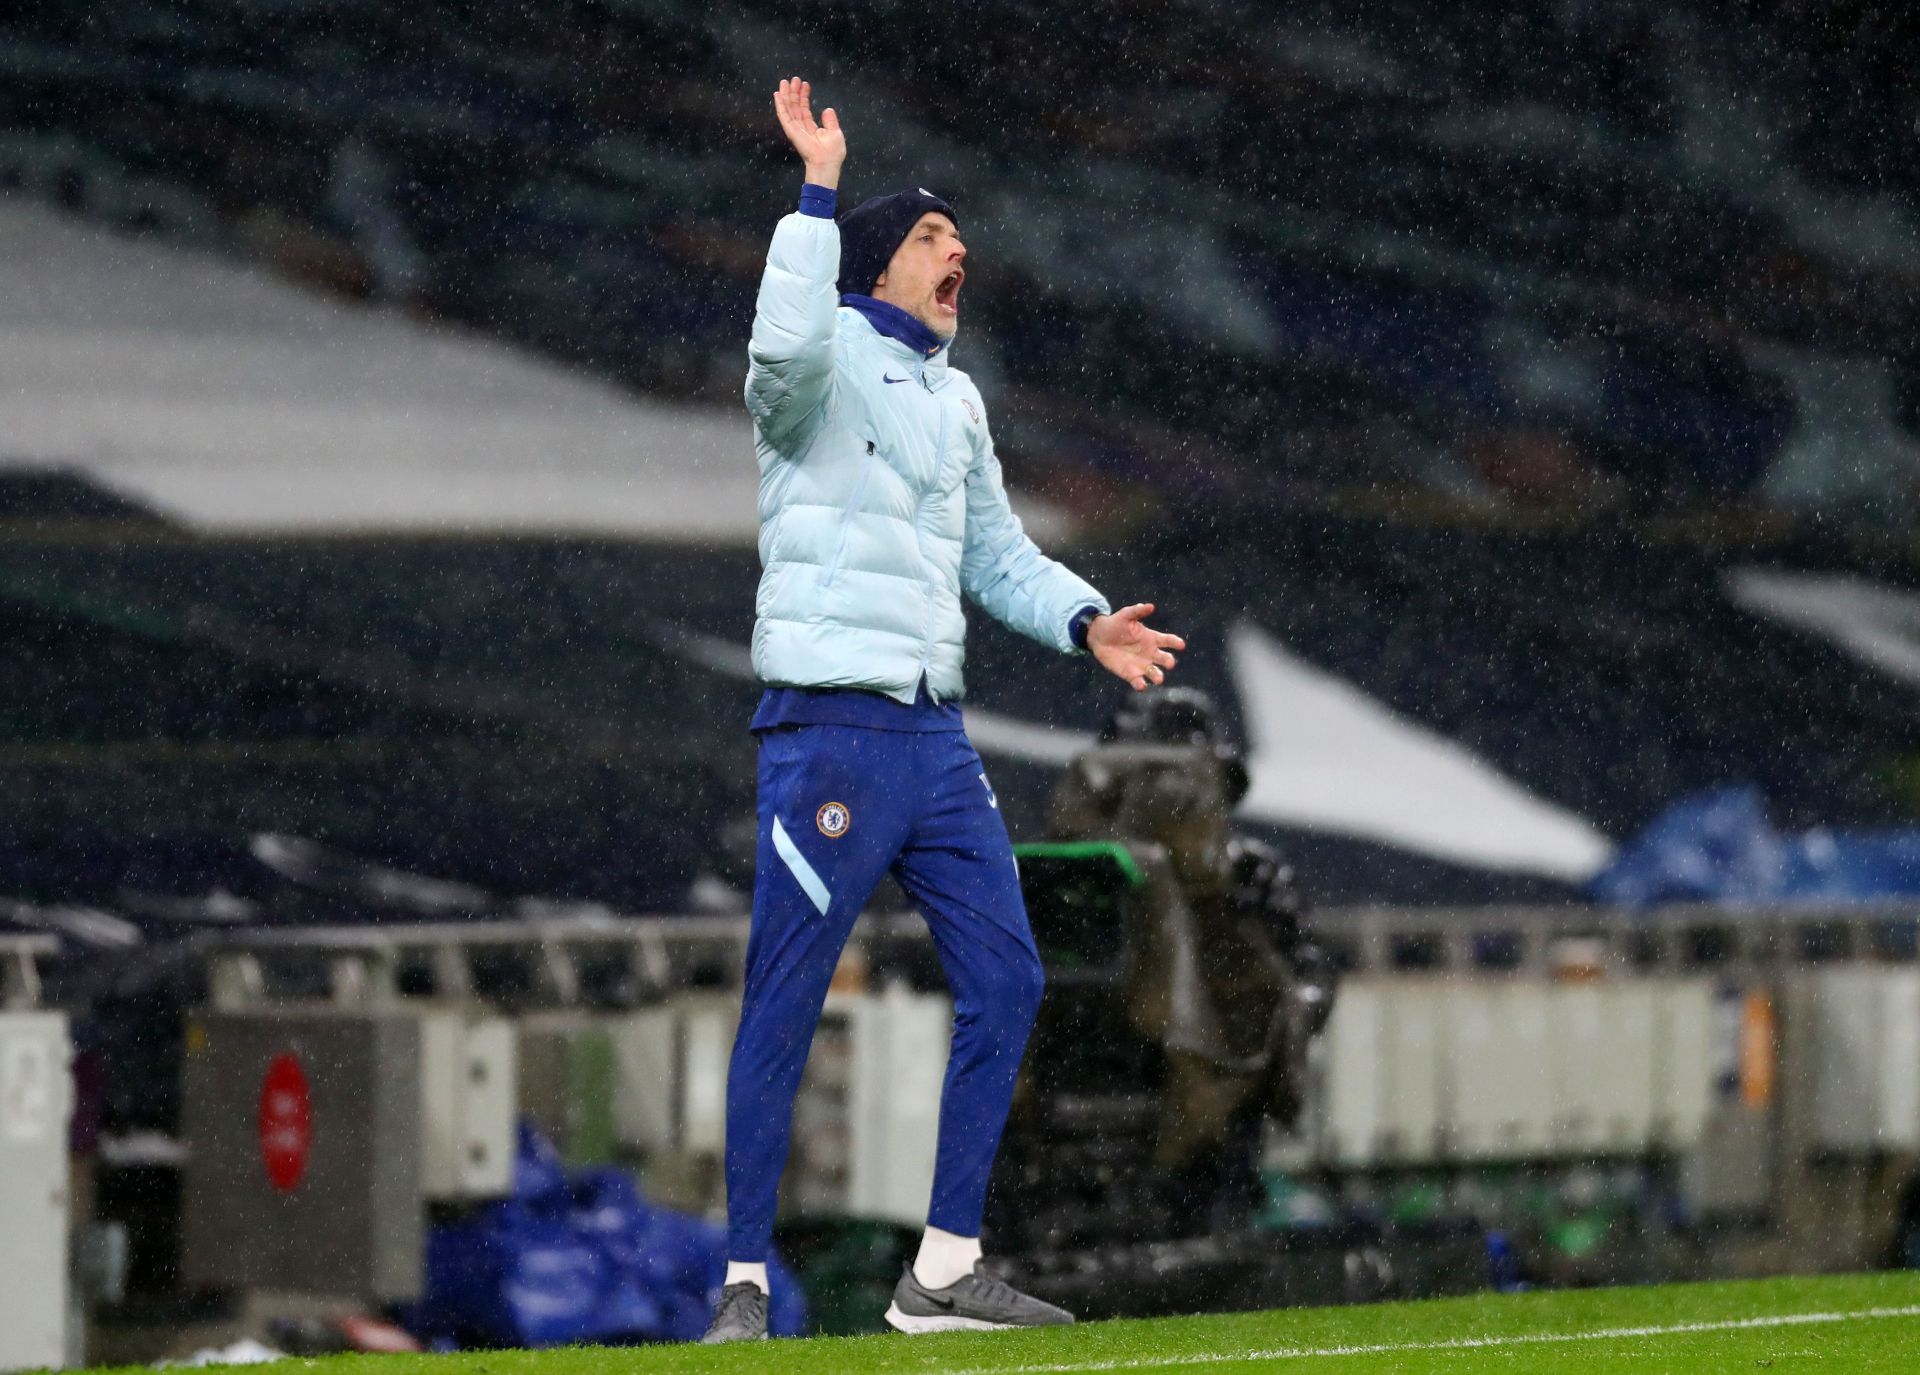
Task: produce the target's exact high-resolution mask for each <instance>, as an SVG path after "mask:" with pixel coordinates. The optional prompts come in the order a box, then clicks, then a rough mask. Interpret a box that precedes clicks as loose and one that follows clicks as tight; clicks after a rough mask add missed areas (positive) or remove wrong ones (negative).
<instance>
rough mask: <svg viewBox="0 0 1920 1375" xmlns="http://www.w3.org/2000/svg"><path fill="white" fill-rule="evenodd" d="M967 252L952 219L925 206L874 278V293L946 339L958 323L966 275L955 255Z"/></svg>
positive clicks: (961, 257) (958, 257)
mask: <svg viewBox="0 0 1920 1375" xmlns="http://www.w3.org/2000/svg"><path fill="white" fill-rule="evenodd" d="M966 256H967V246H966V245H965V244H963V243H961V242H960V231H959V230H957V229H955V228H954V227H953V221H952V220H950V219H948V218H947V217H946V216H945V215H942V214H941V213H939V212H938V211H937V210H929V211H928V212H927V213H926V214H924V215H922V216H921V217H920V220H919V222H918V223H917V224H915V225H914V226H913V232H912V233H910V234H908V235H907V237H906V239H905V241H904V242H902V243H901V245H900V247H899V248H897V249H895V250H894V254H893V260H892V261H891V262H889V263H888V264H887V270H886V271H885V272H882V273H881V274H880V280H879V281H877V282H875V283H874V284H873V298H874V299H875V300H876V301H885V302H886V303H887V304H888V305H893V306H898V307H900V309H902V310H904V311H906V312H907V314H909V315H911V316H913V318H914V319H916V320H918V321H920V322H921V323H922V324H924V325H925V326H927V328H929V329H931V330H932V331H933V332H934V333H935V334H937V335H939V336H940V337H941V338H942V339H951V338H953V334H954V331H955V330H957V329H959V328H960V283H962V282H963V281H965V280H966V277H967V274H966V273H965V272H964V271H962V270H961V267H960V261H961V259H963V258H965V257H966Z"/></svg>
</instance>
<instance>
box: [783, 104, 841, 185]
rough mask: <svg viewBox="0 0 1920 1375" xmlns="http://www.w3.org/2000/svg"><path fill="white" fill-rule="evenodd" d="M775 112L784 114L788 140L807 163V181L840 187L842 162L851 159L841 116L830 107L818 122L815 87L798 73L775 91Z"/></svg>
mask: <svg viewBox="0 0 1920 1375" xmlns="http://www.w3.org/2000/svg"><path fill="white" fill-rule="evenodd" d="M773 112H774V113H775V114H777V115H779V116H780V128H781V129H782V130H783V131H785V133H786V135H787V142H789V143H791V144H792V145H793V151H794V152H796V153H798V154H799V155H800V161H801V162H803V163H805V164H806V167H807V180H808V181H810V182H812V183H813V184H814V185H815V186H828V187H835V188H837V187H838V186H839V185H840V165H841V164H842V163H844V162H845V161H846V160H847V137H846V135H845V134H843V133H841V132H840V116H839V115H837V114H835V113H834V111H833V109H832V108H831V107H829V108H827V109H825V110H822V111H821V112H820V117H821V119H822V120H823V121H824V122H823V123H820V124H815V123H814V122H813V87H812V86H810V85H808V84H807V83H806V82H804V81H802V80H801V79H800V78H799V77H797V76H790V77H788V78H787V79H786V80H784V81H782V82H781V83H780V89H779V90H777V91H775V92H774V93H773Z"/></svg>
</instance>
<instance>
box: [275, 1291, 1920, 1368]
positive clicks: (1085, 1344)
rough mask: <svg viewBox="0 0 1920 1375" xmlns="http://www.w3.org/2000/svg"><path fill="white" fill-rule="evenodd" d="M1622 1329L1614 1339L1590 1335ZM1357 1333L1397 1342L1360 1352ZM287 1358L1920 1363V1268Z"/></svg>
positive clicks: (930, 1364) (403, 1361)
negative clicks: (1082, 1318)
mask: <svg viewBox="0 0 1920 1375" xmlns="http://www.w3.org/2000/svg"><path fill="white" fill-rule="evenodd" d="M1876 1310H1877V1311H1876ZM1795 1315H1830V1316H1832V1317H1833V1318H1834V1319H1835V1320H1831V1321H1811V1322H1791V1323H1784V1324H1780V1325H1775V1326H1758V1325H1749V1326H1746V1327H1740V1328H1726V1327H1720V1328H1716V1329H1715V1330H1704V1331H1703V1330H1695V1331H1686V1330H1669V1331H1644V1330H1643V1331H1639V1332H1636V1333H1632V1334H1621V1333H1619V1332H1618V1329H1621V1328H1634V1329H1650V1328H1667V1329H1674V1328H1682V1329H1683V1328H1685V1327H1686V1326H1688V1325H1692V1324H1727V1323H1748V1324H1753V1323H1755V1321H1756V1320H1759V1321H1768V1320H1772V1319H1776V1318H1781V1317H1793V1316H1795ZM1609 1330H1612V1331H1614V1332H1615V1333H1616V1335H1612V1336H1606V1335H1598V1336H1582V1335H1581V1334H1594V1333H1605V1332H1607V1331H1609ZM1529 1338H1531V1339H1532V1340H1528V1339H1529ZM1356 1347H1360V1348H1388V1349H1381V1350H1360V1351H1355V1350H1352V1348H1356ZM1342 1348H1346V1349H1347V1350H1345V1351H1344V1352H1343V1351H1342V1350H1341V1349H1342ZM289 1365H290V1366H291V1367H292V1369H293V1370H296V1371H299V1372H300V1375H307V1372H316V1373H317V1375H603V1372H605V1373H606V1375H656V1373H657V1375H704V1372H708V1371H712V1372H745V1371H755V1372H759V1371H766V1372H771V1373H772V1375H779V1373H780V1372H795V1373H796V1375H798V1372H807V1375H814V1373H815V1372H821V1373H823V1375H868V1373H869V1372H876V1373H886V1375H895V1373H903V1372H940V1375H974V1373H975V1372H977V1373H978V1375H1005V1373H1007V1372H1025V1375H1054V1373H1055V1372H1059V1373H1060V1375H1066V1373H1067V1372H1076V1371H1087V1372H1094V1371H1114V1372H1128V1371H1171V1372H1181V1371H1191V1372H1196V1373H1200V1375H1238V1372H1244V1371H1254V1370H1260V1371H1287V1370H1298V1371H1301V1372H1302V1375H1306V1373H1307V1372H1313V1375H1319V1373H1320V1372H1327V1375H1336V1373H1342V1372H1349V1371H1366V1372H1370V1373H1371V1372H1388V1371H1391V1372H1394V1375H1425V1372H1430V1371H1439V1372H1460V1371H1476V1372H1479V1371H1496V1372H1511V1371H1536V1370H1553V1371H1579V1372H1588V1371H1598V1372H1612V1371H1621V1372H1626V1371H1631V1372H1634V1373H1635V1375H1664V1373H1665V1372H1690V1371H1711V1372H1715V1373H1716V1375H1718V1372H1723V1371H1758V1370H1770V1371H1774V1372H1795V1371H1810V1370H1818V1371H1854V1370H1861V1371H1899V1372H1903V1375H1915V1372H1920V1273H1894V1274H1882V1275H1858V1276H1839V1277H1829V1278H1821V1279H1787V1280H1762V1281H1753V1282H1747V1283H1738V1284H1698V1285H1669V1286H1664V1287H1660V1288H1645V1289H1588V1290H1580V1291H1575V1292H1568V1293H1556V1294H1530V1295H1517V1296H1503V1295H1487V1296H1483V1297H1478V1298H1470V1299H1447V1300H1440V1301H1436V1302H1431V1303H1400V1304H1377V1305H1372V1306H1367V1307H1354V1308H1312V1309H1293V1310H1281V1311H1275V1312H1267V1313H1239V1314H1232V1315H1227V1316H1218V1317H1199V1318H1166V1319H1161V1320H1158V1321H1153V1322H1109V1323H1088V1324H1085V1325H1083V1326H1080V1327H1070V1328H1053V1329H1050V1330H1047V1331H1040V1332H997V1333H982V1334H955V1335H950V1336H936V1337H899V1336H884V1337H822V1338H815V1339H813V1340H809V1341H776V1342H765V1343H752V1344H743V1345H740V1346H732V1347H700V1346H658V1347H640V1348H633V1347H627V1348H590V1347H574V1348H568V1349H565V1350H559V1351H545V1352H531V1351H490V1352H473V1353H467V1354H461V1355H454V1356H349V1357H335V1358H330V1359H326V1360H314V1361H296V1362H290V1363H289ZM280 1368H281V1369H283V1370H284V1369H287V1367H286V1366H283V1367H280Z"/></svg>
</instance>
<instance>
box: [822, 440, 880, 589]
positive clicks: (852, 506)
mask: <svg viewBox="0 0 1920 1375" xmlns="http://www.w3.org/2000/svg"><path fill="white" fill-rule="evenodd" d="M879 461H880V454H879V450H878V449H877V448H876V447H875V445H874V442H873V441H872V440H871V439H869V440H868V441H867V461H866V462H865V463H863V464H862V465H861V466H860V480H859V481H858V482H856V483H854V485H853V500H852V501H850V502H848V503H847V509H846V511H845V512H844V513H843V514H842V515H841V517H840V538H839V539H838V540H836V541H835V542H834V546H833V558H832V559H830V560H829V561H828V563H827V567H826V571H825V572H823V573H821V575H820V586H822V587H832V586H833V580H834V578H835V577H837V576H838V575H839V573H840V560H842V559H843V558H845V557H846V556H847V544H848V542H849V541H851V540H852V538H853V518H854V517H855V516H857V515H859V514H860V504H861V503H862V502H864V501H865V500H866V499H867V483H868V482H870V481H871V480H872V478H873V465H874V464H876V463H878V462H879Z"/></svg>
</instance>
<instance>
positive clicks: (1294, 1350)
mask: <svg viewBox="0 0 1920 1375" xmlns="http://www.w3.org/2000/svg"><path fill="white" fill-rule="evenodd" d="M1886 1318H1920V1304H1908V1305H1907V1306H1905V1307H1902V1308H1859V1309H1855V1310H1853V1311H1851V1312H1843V1313H1777V1314H1772V1315H1769V1316H1766V1317H1759V1318H1722V1319H1717V1320H1714V1321H1710V1322H1676V1323H1664V1324H1659V1325H1655V1326H1649V1327H1596V1328H1593V1329H1592V1330H1590V1331H1586V1332H1518V1333H1515V1334H1514V1335H1512V1336H1509V1337H1449V1338H1447V1339H1446V1340H1444V1341H1437V1342H1379V1343H1375V1344H1371V1345H1364V1346H1275V1347H1265V1348H1256V1349H1254V1350H1251V1351H1214V1352H1206V1353H1203V1354H1201V1355H1195V1356H1155V1357H1139V1358H1133V1359H1128V1360H1117V1361H1076V1362H1073V1363H1071V1364H1065V1365H996V1366H978V1367H975V1368H973V1369H966V1370H947V1371H944V1372H943V1375H1080V1372H1088V1371H1101V1370H1172V1369H1176V1368H1178V1367H1180V1366H1192V1365H1224V1364H1226V1363H1227V1362H1229V1361H1305V1360H1312V1359H1313V1358H1314V1357H1316V1356H1385V1355H1391V1354H1393V1353H1395V1352H1400V1351H1474V1350H1479V1349H1481V1348H1483V1347H1493V1346H1536V1345H1539V1344H1541V1343H1545V1342H1604V1341H1610V1340H1613V1339H1616V1338H1621V1337H1669V1336H1680V1335H1683V1334H1685V1333H1689V1332H1740V1331H1745V1330H1747V1329H1749V1328H1760V1327H1806V1326H1811V1325H1814V1324H1819V1323H1837V1322H1869V1321H1874V1320H1878V1319H1886Z"/></svg>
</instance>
